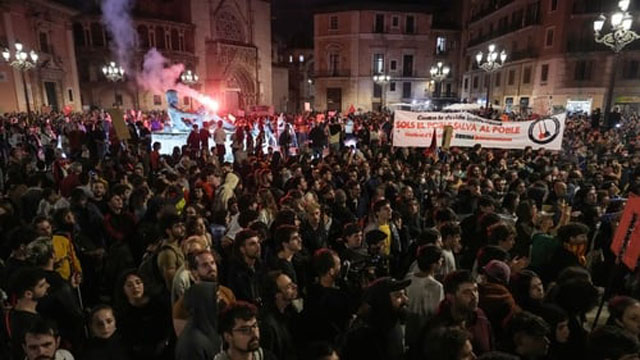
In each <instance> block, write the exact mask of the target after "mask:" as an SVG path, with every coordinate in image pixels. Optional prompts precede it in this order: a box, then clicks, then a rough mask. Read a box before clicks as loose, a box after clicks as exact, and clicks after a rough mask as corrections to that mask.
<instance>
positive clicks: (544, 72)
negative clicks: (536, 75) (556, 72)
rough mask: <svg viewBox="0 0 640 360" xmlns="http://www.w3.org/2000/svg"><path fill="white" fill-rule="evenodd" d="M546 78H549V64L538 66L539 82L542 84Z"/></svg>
mask: <svg viewBox="0 0 640 360" xmlns="http://www.w3.org/2000/svg"><path fill="white" fill-rule="evenodd" d="M548 79H549V64H544V65H542V67H541V68H540V82H541V83H543V84H544V83H546V82H547V80H548Z"/></svg>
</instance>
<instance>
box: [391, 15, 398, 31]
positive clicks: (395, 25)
mask: <svg viewBox="0 0 640 360" xmlns="http://www.w3.org/2000/svg"><path fill="white" fill-rule="evenodd" d="M391 26H392V27H393V28H394V29H397V28H398V26H400V18H399V17H397V16H393V17H392V18H391Z"/></svg>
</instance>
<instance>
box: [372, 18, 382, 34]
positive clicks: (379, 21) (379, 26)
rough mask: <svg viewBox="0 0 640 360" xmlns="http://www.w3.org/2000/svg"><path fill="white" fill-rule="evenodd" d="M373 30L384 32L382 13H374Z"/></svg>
mask: <svg viewBox="0 0 640 360" xmlns="http://www.w3.org/2000/svg"><path fill="white" fill-rule="evenodd" d="M373 31H374V32H377V33H383V32H384V14H376V23H375V28H374V30H373Z"/></svg>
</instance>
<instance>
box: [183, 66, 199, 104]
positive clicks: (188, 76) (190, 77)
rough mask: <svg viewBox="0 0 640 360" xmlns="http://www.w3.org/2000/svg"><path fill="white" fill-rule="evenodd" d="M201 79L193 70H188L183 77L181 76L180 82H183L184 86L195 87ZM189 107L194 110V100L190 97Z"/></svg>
mask: <svg viewBox="0 0 640 360" xmlns="http://www.w3.org/2000/svg"><path fill="white" fill-rule="evenodd" d="M199 79H200V78H199V77H198V75H196V73H194V72H193V71H191V70H187V71H185V72H183V73H182V75H180V81H182V83H183V84H185V85H189V86H191V85H194V84H196V83H197V82H198V80H199ZM189 107H190V108H191V110H193V98H192V97H189Z"/></svg>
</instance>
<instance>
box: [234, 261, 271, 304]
mask: <svg viewBox="0 0 640 360" xmlns="http://www.w3.org/2000/svg"><path fill="white" fill-rule="evenodd" d="M262 273H264V271H262V265H261V264H260V263H258V262H256V265H255V266H254V268H253V269H251V268H250V267H249V266H248V265H247V264H246V263H245V262H244V261H241V260H238V259H232V260H231V263H230V264H229V270H228V273H227V274H228V275H227V276H228V278H227V286H228V287H229V288H230V289H231V291H233V294H234V295H235V296H236V299H238V300H242V301H248V302H251V303H254V304H258V303H259V302H260V290H259V289H260V279H259V274H262Z"/></svg>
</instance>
